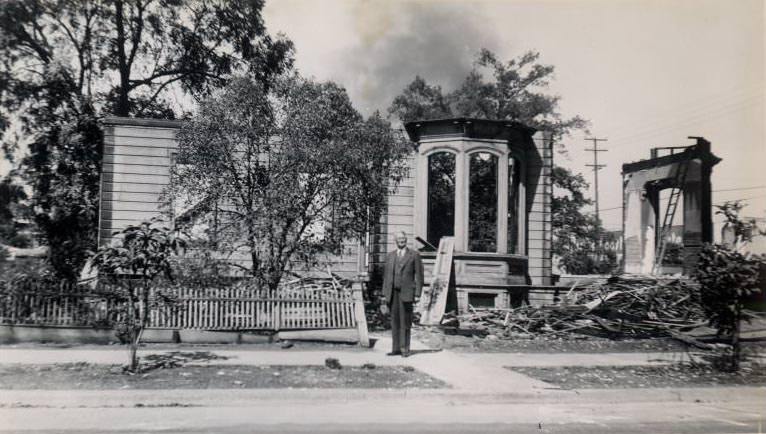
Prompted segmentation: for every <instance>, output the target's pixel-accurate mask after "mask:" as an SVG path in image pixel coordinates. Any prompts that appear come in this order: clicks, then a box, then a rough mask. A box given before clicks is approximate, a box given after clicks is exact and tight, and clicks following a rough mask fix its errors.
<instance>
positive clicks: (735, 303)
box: [695, 244, 764, 371]
mask: <svg viewBox="0 0 766 434" xmlns="http://www.w3.org/2000/svg"><path fill="white" fill-rule="evenodd" d="M763 261H764V258H762V257H759V256H757V255H754V256H747V255H744V254H742V253H740V252H738V251H736V250H734V249H732V248H730V247H726V246H722V245H711V244H708V245H705V246H704V247H703V249H702V251H701V252H700V257H699V262H698V263H697V271H696V275H695V277H696V279H697V281H698V282H699V283H700V298H701V301H702V306H703V308H704V309H705V313H706V314H707V317H708V319H709V324H710V326H711V327H714V328H715V329H716V330H717V334H718V336H726V337H728V338H729V339H730V345H731V359H730V363H729V368H730V369H731V370H733V371H736V370H737V369H738V368H739V361H740V358H741V350H740V341H739V331H740V324H741V322H742V320H743V319H745V320H748V321H749V318H747V317H745V316H744V315H743V310H744V304H745V301H746V299H747V297H748V296H749V295H751V294H753V293H755V292H756V291H759V288H758V280H759V273H760V270H759V268H760V267H761V263H762V262H763Z"/></svg>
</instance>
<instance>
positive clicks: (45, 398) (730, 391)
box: [0, 386, 766, 408]
mask: <svg viewBox="0 0 766 434" xmlns="http://www.w3.org/2000/svg"><path fill="white" fill-rule="evenodd" d="M764 399H766V387H749V386H748V387H738V388H733V387H711V388H688V389H590V390H579V391H575V390H548V389H546V390H536V391H533V392H522V393H482V392H471V391H462V390H451V389H438V390H434V389H401V390H393V389H170V390H156V389H140V390H139V389H130V390H125V389H121V390H3V391H2V394H1V395H0V408H2V407H6V408H8V407H17V406H32V407H56V408H67V407H93V408H104V407H133V406H137V405H143V406H180V405H183V406H199V407H248V406H252V405H255V404H257V403H258V402H260V401H305V402H306V403H316V402H318V401H322V402H346V401H362V400H364V401H379V402H381V401H395V402H401V401H402V400H404V401H418V402H425V401H445V402H449V403H451V404H458V403H487V404H532V403H534V404H571V405H577V404H593V403H614V402H619V403H620V404H630V403H645V402H655V403H657V402H698V403H711V402H718V403H721V402H737V401H748V402H752V401H763V400H764Z"/></svg>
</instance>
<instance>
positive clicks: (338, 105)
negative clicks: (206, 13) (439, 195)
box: [167, 75, 410, 289]
mask: <svg viewBox="0 0 766 434" xmlns="http://www.w3.org/2000/svg"><path fill="white" fill-rule="evenodd" d="M178 137H179V148H178V157H177V160H178V161H179V163H180V164H179V165H177V166H176V167H175V168H174V169H173V174H172V176H171V185H170V187H169V189H168V194H167V197H168V202H175V203H176V205H177V204H178V202H179V201H181V202H185V206H195V209H196V210H197V211H199V210H202V211H205V212H213V211H217V212H218V213H219V214H220V215H222V216H223V217H222V220H223V221H224V223H223V224H222V225H221V228H220V229H219V231H220V233H219V234H218V237H219V238H221V239H225V240H227V242H226V243H223V244H222V245H228V246H229V249H230V250H232V251H234V250H241V251H245V252H247V253H248V254H249V257H250V260H251V268H250V269H249V272H250V274H252V276H254V278H255V279H256V280H257V282H258V283H259V284H260V285H262V286H264V287H268V288H271V289H275V288H277V286H278V285H279V282H280V280H281V278H282V275H283V273H284V272H285V270H286V269H288V268H290V267H294V266H296V264H297V263H305V264H307V265H313V264H315V263H316V261H317V260H318V257H319V255H320V254H321V253H324V252H330V253H340V248H341V246H342V243H343V241H344V240H348V239H350V238H354V237H356V236H359V235H361V234H362V233H364V231H365V230H366V229H367V227H368V224H369V223H370V222H371V221H374V220H373V219H374V217H375V216H377V215H379V213H380V210H381V209H382V206H383V201H384V199H385V197H386V193H387V191H388V186H389V184H388V179H391V180H393V182H394V184H396V183H397V182H398V181H399V180H400V179H401V178H402V176H403V175H404V173H405V164H404V157H405V156H406V154H407V153H408V152H409V151H410V148H409V145H408V144H407V143H406V142H405V141H404V140H403V138H401V137H399V135H397V134H395V132H394V131H393V130H392V129H391V127H390V125H389V124H388V122H386V121H384V120H383V119H382V118H381V117H380V116H379V115H377V114H375V115H373V116H371V117H370V118H369V119H367V120H364V119H363V118H362V117H361V116H360V115H359V113H358V112H357V111H356V110H355V109H354V108H353V106H352V105H351V102H350V101H349V99H348V96H347V94H346V92H345V91H344V90H343V89H342V88H340V87H338V86H337V85H336V84H333V83H315V82H312V81H310V80H306V79H303V78H300V77H298V76H297V75H292V76H287V77H284V78H282V79H281V80H279V81H277V82H275V83H274V85H273V86H271V87H266V86H264V85H263V83H262V82H260V81H259V80H254V79H253V78H252V77H242V78H238V79H235V80H233V81H232V82H231V83H230V84H229V85H228V86H227V87H226V88H225V89H223V90H222V91H221V92H219V93H216V94H215V95H214V96H213V97H211V98H209V99H207V100H206V101H204V102H203V103H202V104H201V106H200V109H199V113H198V115H196V116H195V117H193V118H192V119H191V120H190V121H189V122H188V123H186V124H185V125H184V126H183V127H182V129H181V131H180V133H179V136H178ZM220 246H221V245H219V247H220Z"/></svg>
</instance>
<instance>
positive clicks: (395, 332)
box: [389, 289, 412, 353]
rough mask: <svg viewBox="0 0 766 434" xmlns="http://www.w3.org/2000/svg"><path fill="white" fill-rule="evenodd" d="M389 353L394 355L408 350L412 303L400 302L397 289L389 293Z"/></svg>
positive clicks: (400, 298)
mask: <svg viewBox="0 0 766 434" xmlns="http://www.w3.org/2000/svg"><path fill="white" fill-rule="evenodd" d="M389 307H390V308H391V338H392V341H393V345H391V351H392V352H394V353H396V352H400V351H409V350H410V329H411V328H412V302H406V301H402V297H401V294H399V290H398V289H394V290H393V291H392V293H391V306H389Z"/></svg>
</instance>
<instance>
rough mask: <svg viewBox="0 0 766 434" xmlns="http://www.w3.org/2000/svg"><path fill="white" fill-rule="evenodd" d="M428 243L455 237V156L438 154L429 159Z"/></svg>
mask: <svg viewBox="0 0 766 434" xmlns="http://www.w3.org/2000/svg"><path fill="white" fill-rule="evenodd" d="M427 225H428V235H427V237H428V242H429V243H431V244H433V245H434V246H438V245H439V240H440V239H441V237H447V236H453V235H455V154H453V153H450V152H437V153H434V154H431V155H430V156H429V157H428V221H427Z"/></svg>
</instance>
